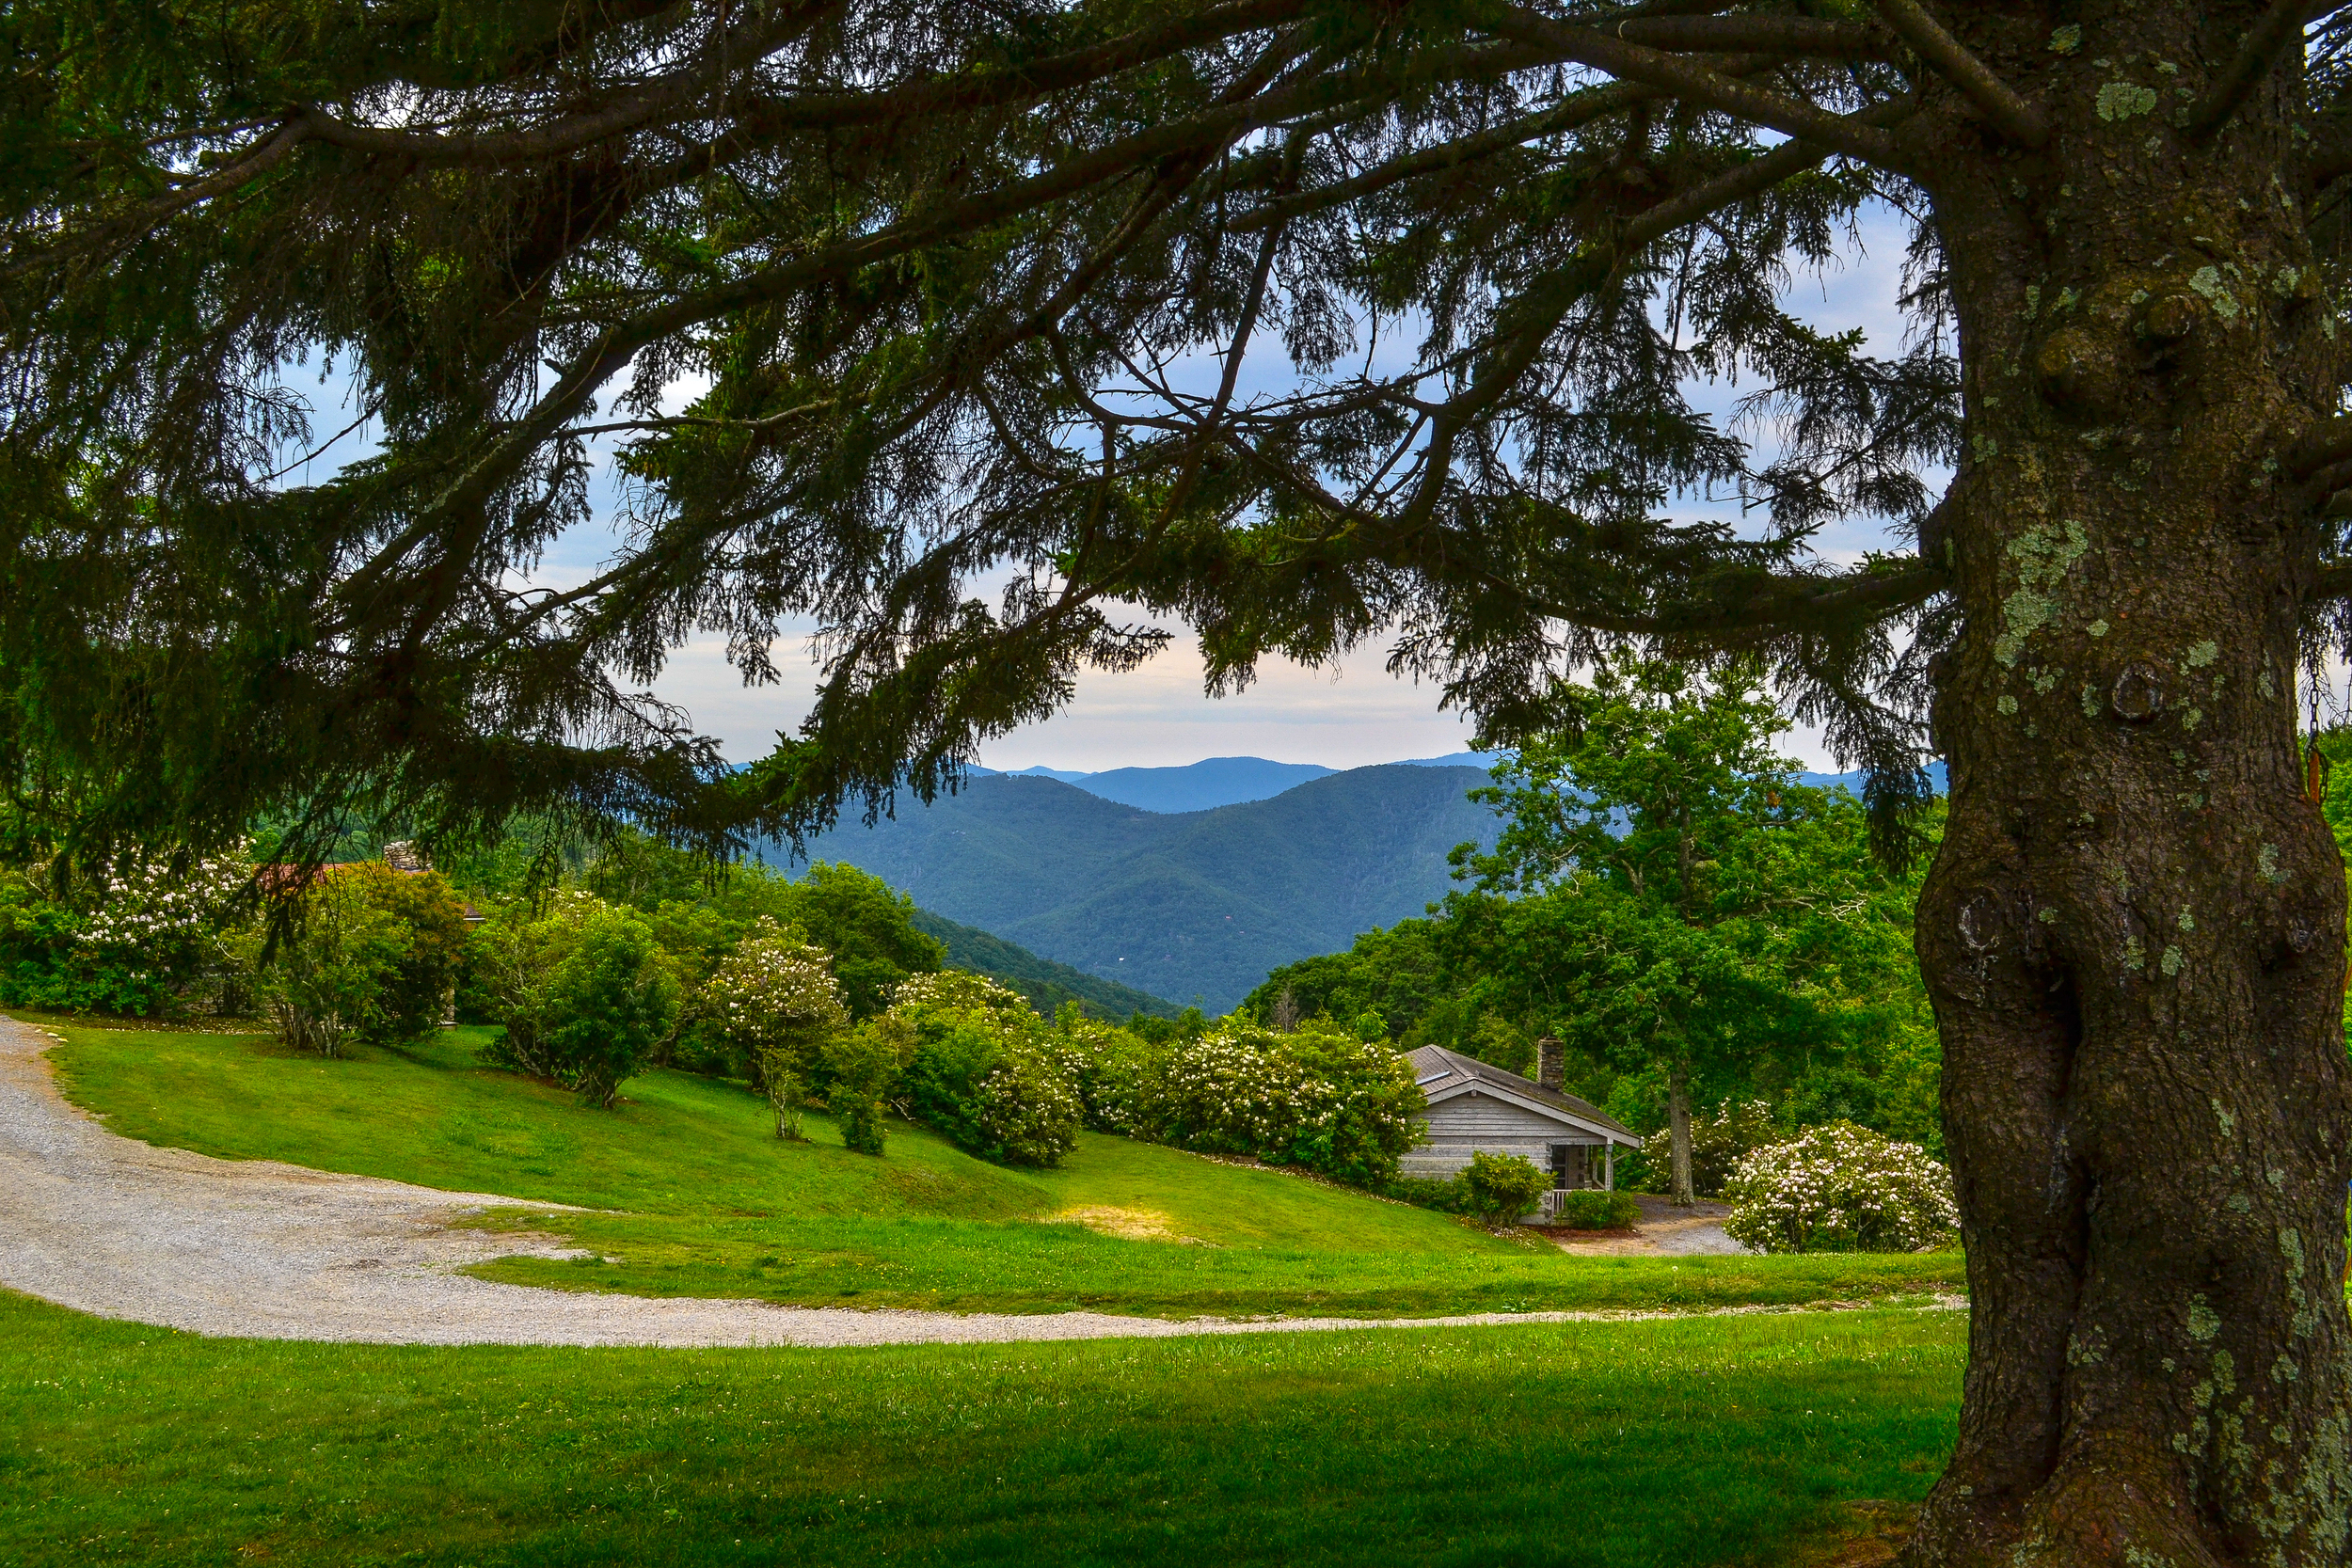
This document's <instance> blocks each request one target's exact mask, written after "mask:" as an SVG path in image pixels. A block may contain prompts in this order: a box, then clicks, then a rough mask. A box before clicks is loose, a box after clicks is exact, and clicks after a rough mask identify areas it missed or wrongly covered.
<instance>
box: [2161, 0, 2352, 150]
mask: <svg viewBox="0 0 2352 1568" xmlns="http://www.w3.org/2000/svg"><path fill="white" fill-rule="evenodd" d="M2333 8H2334V7H2333V5H2332V4H2329V5H2321V6H2316V7H2314V6H2313V5H2312V0H2271V5H2270V8H2269V9H2268V10H2266V11H2265V12H2264V13H2263V19H2262V20H2261V21H2260V22H2258V23H2256V24H2254V30H2253V31H2252V32H2250V33H2249V34H2247V35H2246V42H2245V43H2244V44H2242V45H2241V46H2240V47H2239V49H2238V52H2237V55H2236V56H2235V57H2234V58H2233V59H2232V60H2231V61H2230V63H2229V65H2228V66H2227V67H2225V68H2224V69H2223V71H2222V72H2221V74H2220V75H2219V76H2218V77H2217V78H2216V79H2215V80H2214V83H2213V85H2212V86H2211V87H2208V88H2207V89H2206V91H2205V96H2204V97H2203V98H2201V99H2200V100H2199V101H2198V103H2197V105H2196V107H2194V108H2192V109H2191V110H2189V113H2188V121H2187V123H2186V124H2185V125H2184V126H2182V128H2181V131H2182V135H2185V136H2186V137H2187V138H2188V139H2189V140H2190V141H2192V142H2199V141H2203V140H2205V139H2206V138H2207V137H2209V136H2211V135H2214V134H2215V133H2216V132H2217V131H2219V130H2220V129H2221V127H2222V126H2223V125H2225V124H2227V123H2228V122H2229V119H2230V117H2231V116H2232V115H2233V114H2235V113H2237V109H2238V105H2239V104H2241V103H2245V102H2246V99H2247V96H2248V95H2249V94H2250V93H2251V92H2252V91H2253V90H2254V89H2255V88H2256V87H2260V86H2262V84H2263V79H2264V78H2265V77H2266V76H2268V75H2269V74H2270V72H2271V69H2272V68H2273V67H2275V66H2276V65H2277V64H2278V63H2279V60H2280V57H2281V56H2282V55H2285V54H2286V53H2287V51H2288V50H2289V49H2290V48H2296V47H2299V46H2300V45H2301V44H2302V42H2303V26H2304V23H2305V21H2306V20H2307V19H2308V18H2310V17H2311V16H2312V15H2313V14H2314V13H2318V14H2325V13H2326V12H2327V11H2329V10H2332V9H2333Z"/></svg>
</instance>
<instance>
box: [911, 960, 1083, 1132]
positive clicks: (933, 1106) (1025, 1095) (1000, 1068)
mask: <svg viewBox="0 0 2352 1568" xmlns="http://www.w3.org/2000/svg"><path fill="white" fill-rule="evenodd" d="M885 1022H887V1024H888V1026H889V1032H890V1033H892V1034H894V1035H895V1036H896V1037H897V1038H898V1040H899V1041H900V1042H901V1045H902V1049H903V1051H904V1057H903V1060H904V1062H905V1069H904V1071H903V1073H902V1075H901V1087H902V1093H903V1095H904V1097H905V1101H906V1105H907V1114H908V1115H909V1116H911V1117H914V1119H915V1120H916V1121H919V1122H922V1123H924V1124H925V1125H926V1126H929V1127H931V1128H934V1129H936V1130H937V1131H938V1132H942V1133H944V1134H945V1135H946V1137H947V1138H948V1139H949V1140H950V1141H952V1142H954V1143H955V1144H956V1145H957V1146H958V1147H960V1148H964V1149H967V1150H969V1151H970V1152H972V1153H974V1154H977V1155H979V1156H980V1157H981V1158H982V1159H984V1160H997V1161H1002V1162H1004V1163H1005V1164H1025V1165H1053V1164H1060V1162H1061V1158H1062V1156H1063V1155H1065V1154H1067V1153H1068V1152H1069V1151H1070V1150H1071V1149H1072V1148H1074V1147H1075V1146H1076V1143H1077V1132H1078V1126H1079V1122H1080V1120H1081V1118H1082V1117H1083V1115H1084V1110H1083V1107H1082V1105H1081V1102H1080V1101H1079V1097H1078V1093H1077V1090H1076V1089H1075V1088H1074V1087H1073V1085H1072V1084H1071V1081H1070V1076H1069V1074H1068V1072H1067V1071H1066V1070H1065V1069H1064V1068H1063V1066H1062V1064H1061V1061H1060V1060H1059V1055H1058V1053H1057V1052H1054V1051H1052V1050H1050V1049H1049V1047H1048V1043H1047V1040H1046V1038H1045V1029H1044V1025H1043V1021H1042V1020H1041V1019H1040V1018H1039V1017H1038V1016H1037V1014H1036V1012H1035V1011H1034V1010H1033V1009H1031V1007H1030V1006H1029V1004H1028V1002H1027V1000H1026V999H1025V998H1024V997H1022V996H1020V995H1019V994H1018V993H1016V992H1013V991H1010V990H1006V989H1005V988H1004V987H1003V986H1000V985H997V984H996V983H995V982H993V981H992V980H987V979H983V978H982V977H980V976H979V975H977V974H965V973H963V972H961V971H958V970H944V971H941V972H940V973H938V974H917V975H914V976H913V977H911V978H910V979H908V980H907V981H905V982H904V983H903V984H901V985H900V986H899V988H898V994H897V1000H895V1001H894V1002H893V1003H892V1004H891V1008H890V1011H889V1013H888V1014H886V1015H885Z"/></svg>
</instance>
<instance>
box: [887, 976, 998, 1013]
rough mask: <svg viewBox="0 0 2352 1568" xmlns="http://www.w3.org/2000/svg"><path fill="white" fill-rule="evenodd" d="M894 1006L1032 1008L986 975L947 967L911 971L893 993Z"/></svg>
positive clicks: (971, 1009)
mask: <svg viewBox="0 0 2352 1568" xmlns="http://www.w3.org/2000/svg"><path fill="white" fill-rule="evenodd" d="M890 1005H891V1007H892V1008H893V1010H903V1011H907V1012H913V1011H915V1010H917V1009H923V1010H928V1011H935V1012H974V1011H978V1012H991V1013H1007V1012H1010V1013H1020V1014H1026V1013H1028V1012H1029V1011H1030V1007H1029V999H1028V998H1027V997H1025V996H1023V995H1022V994H1021V993H1020V992H1019V991H1017V990H1009V989H1007V988H1006V987H1004V986H1000V985H998V984H997V983H996V982H995V981H993V980H991V979H989V978H988V977H987V976H985V975H981V974H972V973H971V972H970V971H968V970H961V969H943V970H940V971H938V972H936V973H935V974H910V975H908V976H907V977H906V978H905V979H903V980H901V981H899V982H898V989H897V990H893V991H892V992H891V993H890Z"/></svg>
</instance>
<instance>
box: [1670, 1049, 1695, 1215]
mask: <svg viewBox="0 0 2352 1568" xmlns="http://www.w3.org/2000/svg"><path fill="white" fill-rule="evenodd" d="M1666 1148H1667V1154H1668V1160H1669V1163H1670V1167H1671V1172H1672V1180H1671V1181H1670V1182H1669V1185H1670V1186H1671V1188H1672V1196H1673V1200H1674V1201H1675V1203H1677V1205H1679V1206H1681V1207H1682V1208H1685V1209H1687V1208H1689V1207H1690V1206H1691V1202H1692V1196H1693V1195H1692V1191H1691V1064H1690V1063H1689V1062H1688V1061H1685V1060H1684V1059H1683V1058H1681V1057H1679V1056H1677V1057H1676V1058H1675V1060H1674V1065H1673V1066H1672V1067H1671V1068H1669V1069H1667V1070H1666Z"/></svg>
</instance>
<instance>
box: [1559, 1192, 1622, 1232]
mask: <svg viewBox="0 0 2352 1568" xmlns="http://www.w3.org/2000/svg"><path fill="white" fill-rule="evenodd" d="M1558 1205H1559V1206H1558V1209H1557V1211H1556V1212H1557V1215H1558V1218H1559V1223H1560V1224H1562V1225H1565V1226H1566V1227H1568V1228H1569V1229H1571V1230H1623V1229H1626V1228H1627V1227H1630V1226H1634V1225H1638V1224H1640V1223H1641V1219H1642V1206H1641V1205H1640V1204H1638V1203H1636V1202H1634V1201H1633V1197H1632V1196H1631V1195H1630V1194H1628V1193H1604V1192H1601V1191H1599V1190H1598V1189H1597V1188H1592V1187H1585V1188H1581V1189H1578V1190H1576V1191H1573V1192H1565V1193H1562V1194H1561V1195H1560V1196H1559V1199H1558Z"/></svg>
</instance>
